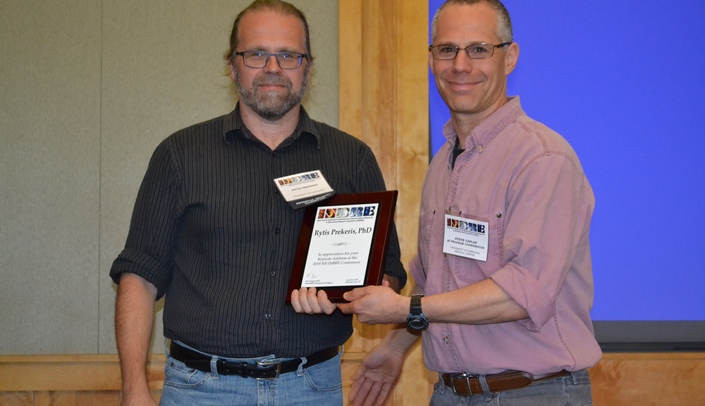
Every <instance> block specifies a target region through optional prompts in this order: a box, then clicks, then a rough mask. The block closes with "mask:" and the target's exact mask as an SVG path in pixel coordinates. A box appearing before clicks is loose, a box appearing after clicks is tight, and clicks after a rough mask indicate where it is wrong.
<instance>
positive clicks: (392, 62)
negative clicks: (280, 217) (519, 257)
mask: <svg viewBox="0 0 705 406" xmlns="http://www.w3.org/2000/svg"><path fill="white" fill-rule="evenodd" d="M338 8H339V16H340V18H339V22H338V29H339V45H338V49H339V57H338V59H339V81H340V88H339V98H340V102H339V112H338V117H339V126H340V128H341V129H342V130H344V131H347V132H349V133H351V134H353V135H355V136H357V137H359V138H360V139H362V140H363V141H365V142H366V143H367V144H368V145H370V147H371V148H372V150H373V151H374V153H375V155H376V157H377V161H378V162H379V164H380V167H381V169H382V173H383V174H384V178H385V182H386V184H387V188H388V189H396V190H398V191H399V199H398V202H397V209H396V216H395V221H396V226H397V230H398V232H399V236H400V244H401V249H402V261H403V263H404V264H405V265H406V266H408V264H409V262H410V261H411V258H412V256H413V254H414V253H415V252H416V236H417V232H418V214H419V204H420V199H421V186H422V183H423V178H424V175H425V173H426V168H427V167H428V161H429V155H428V154H429V152H428V137H429V134H428V86H427V83H428V79H427V68H426V60H427V51H426V48H425V44H426V41H427V32H428V24H427V22H426V21H427V20H428V18H427V15H428V11H427V9H428V3H427V1H425V0H385V1H378V0H341V1H339V3H338ZM412 288H413V283H412V281H411V280H410V283H409V284H408V285H407V287H406V288H405V290H404V292H405V293H406V294H409V292H410V291H411V289H412ZM390 328H391V327H390V326H366V325H362V324H360V323H359V322H357V321H355V333H354V334H353V336H352V338H351V339H350V340H349V341H348V343H347V344H346V353H347V355H349V356H350V358H349V359H348V363H347V365H344V368H345V369H344V373H346V376H350V375H352V373H353V372H354V371H355V370H356V369H357V364H358V362H359V361H357V360H358V359H361V358H362V356H364V354H365V353H366V352H367V351H369V350H370V349H371V348H373V347H374V346H375V345H377V343H379V341H380V340H381V338H382V337H384V335H385V334H386V332H387V331H388V330H389V329H390ZM348 373H349V374H350V375H347V374H348ZM436 379H437V378H436V377H435V375H434V374H431V373H429V371H428V370H427V369H426V368H425V366H424V364H423V359H422V356H421V349H420V346H416V347H414V349H413V350H412V351H411V353H410V354H409V356H408V358H407V360H406V362H405V365H404V371H403V373H402V377H401V378H400V381H399V383H398V385H397V387H396V389H395V391H394V393H393V394H392V395H391V396H390V399H389V401H388V402H387V405H411V404H415V403H418V402H419V400H420V399H428V398H429V397H430V391H431V389H432V384H433V382H435V380H436ZM349 384H350V382H349V380H346V382H345V385H346V391H347V389H348V387H349ZM419 404H423V403H419Z"/></svg>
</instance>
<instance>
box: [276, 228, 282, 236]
mask: <svg viewBox="0 0 705 406" xmlns="http://www.w3.org/2000/svg"><path fill="white" fill-rule="evenodd" d="M281 232H282V229H281V228H279V227H277V228H275V229H274V234H277V235H278V234H279V233H281Z"/></svg>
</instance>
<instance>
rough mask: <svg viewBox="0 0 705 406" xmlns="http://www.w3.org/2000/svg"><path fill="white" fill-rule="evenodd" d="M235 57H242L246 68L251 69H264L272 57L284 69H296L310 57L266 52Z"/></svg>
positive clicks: (247, 53) (294, 53)
mask: <svg viewBox="0 0 705 406" xmlns="http://www.w3.org/2000/svg"><path fill="white" fill-rule="evenodd" d="M235 55H240V56H242V61H243V62H244V63H245V66H247V67H250V68H264V67H265V66H267V64H268V63H269V57H271V56H273V57H275V58H276V59H277V63H278V64H279V67H280V68H282V69H296V68H298V67H299V66H301V61H303V60H304V59H308V57H307V56H306V55H304V54H300V53H298V52H288V51H284V52H276V53H269V52H264V51H243V52H235Z"/></svg>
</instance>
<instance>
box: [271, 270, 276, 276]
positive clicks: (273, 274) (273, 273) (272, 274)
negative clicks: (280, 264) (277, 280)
mask: <svg viewBox="0 0 705 406" xmlns="http://www.w3.org/2000/svg"><path fill="white" fill-rule="evenodd" d="M276 275H277V273H276V272H274V271H272V272H270V273H269V276H276Z"/></svg>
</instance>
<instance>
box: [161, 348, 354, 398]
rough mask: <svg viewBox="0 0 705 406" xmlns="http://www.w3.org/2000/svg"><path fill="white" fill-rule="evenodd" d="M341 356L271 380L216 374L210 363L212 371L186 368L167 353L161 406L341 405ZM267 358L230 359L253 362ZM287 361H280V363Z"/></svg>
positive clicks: (301, 367) (212, 364)
mask: <svg viewBox="0 0 705 406" xmlns="http://www.w3.org/2000/svg"><path fill="white" fill-rule="evenodd" d="M340 357H341V354H338V355H337V356H335V357H333V358H331V359H330V360H328V361H325V362H322V363H320V364H316V365H313V366H311V367H309V368H305V369H304V368H303V366H299V369H298V370H296V371H294V372H289V373H286V374H282V375H280V376H279V377H278V378H277V379H273V380H260V379H255V378H243V377H241V376H238V375H219V374H218V372H217V370H216V369H215V368H214V365H215V361H214V362H213V363H211V372H202V371H199V370H195V369H193V368H189V367H187V366H186V365H184V363H183V362H181V361H178V360H175V359H173V358H172V357H171V356H170V355H169V354H168V353H167V360H166V367H165V368H164V373H165V378H164V388H163V389H162V397H161V401H160V403H159V404H160V405H163V406H176V405H204V406H215V405H218V406H223V405H232V406H255V405H256V406H295V405H301V406H304V405H321V406H323V405H325V406H328V405H342V404H343V386H342V375H341V372H340ZM264 358H267V357H261V358H247V359H230V358H225V359H226V360H229V361H235V362H251V363H253V364H254V363H256V362H257V361H259V360H262V359H264ZM287 360H290V358H285V359H282V361H287Z"/></svg>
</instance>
